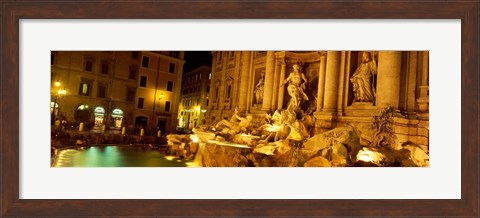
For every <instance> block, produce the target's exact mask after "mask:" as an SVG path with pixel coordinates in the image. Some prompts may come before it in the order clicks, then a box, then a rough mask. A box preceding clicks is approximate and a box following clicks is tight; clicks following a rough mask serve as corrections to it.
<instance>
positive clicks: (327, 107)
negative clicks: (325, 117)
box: [322, 51, 340, 112]
mask: <svg viewBox="0 0 480 218" xmlns="http://www.w3.org/2000/svg"><path fill="white" fill-rule="evenodd" d="M339 74H340V52H339V51H328V52H327V66H326V75H325V96H324V104H323V110H322V111H323V112H334V111H335V110H336V108H337V99H338V98H337V92H338V77H339Z"/></svg>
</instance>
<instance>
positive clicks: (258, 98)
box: [254, 72, 265, 104]
mask: <svg viewBox="0 0 480 218" xmlns="http://www.w3.org/2000/svg"><path fill="white" fill-rule="evenodd" d="M264 83H265V72H262V75H261V77H260V79H259V80H258V83H257V85H255V91H254V93H255V103H256V104H261V103H262V102H263V89H264Z"/></svg>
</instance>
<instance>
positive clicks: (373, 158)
mask: <svg viewBox="0 0 480 218" xmlns="http://www.w3.org/2000/svg"><path fill="white" fill-rule="evenodd" d="M384 158H385V156H384V155H383V154H381V153H378V152H374V151H371V150H369V149H368V148H363V149H362V150H360V151H359V152H358V154H357V160H361V161H363V162H372V163H376V162H379V161H380V160H382V159H384Z"/></svg>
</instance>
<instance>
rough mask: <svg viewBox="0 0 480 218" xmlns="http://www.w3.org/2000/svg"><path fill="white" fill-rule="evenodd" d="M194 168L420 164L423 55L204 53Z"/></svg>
mask: <svg viewBox="0 0 480 218" xmlns="http://www.w3.org/2000/svg"><path fill="white" fill-rule="evenodd" d="M212 54H213V63H212V78H211V89H210V90H211V92H210V99H211V102H212V104H211V106H210V108H209V110H208V113H207V114H206V119H207V120H208V122H207V123H208V124H207V125H202V126H197V128H195V129H194V134H192V135H190V136H181V135H169V140H168V142H169V145H170V146H171V147H172V149H173V150H177V151H178V154H179V155H181V156H183V157H185V158H190V159H192V160H195V161H194V164H195V165H197V166H206V167H210V166H215V167H231V166H237V167H244V166H256V167H287V166H289V167H303V166H305V167H331V166H421V167H426V166H429V151H428V150H429V149H428V148H429V144H428V136H429V135H428V134H429V133H428V129H429V114H428V111H429V110H428V52H427V51H300V52H293V51H292V52H290V51H265V52H262V51H230V52H229V51H218V52H212Z"/></svg>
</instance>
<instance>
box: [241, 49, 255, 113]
mask: <svg viewBox="0 0 480 218" xmlns="http://www.w3.org/2000/svg"><path fill="white" fill-rule="evenodd" d="M251 55H252V52H251V51H242V57H241V58H242V68H241V71H240V89H239V92H240V93H239V102H238V110H239V111H240V112H245V111H246V109H247V92H248V80H249V74H250V56H251Z"/></svg>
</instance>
